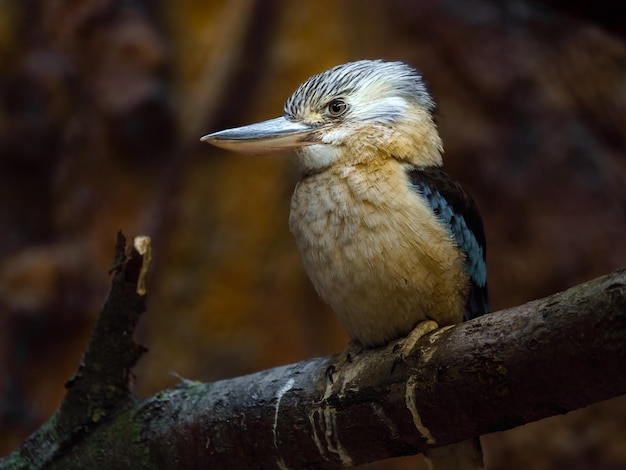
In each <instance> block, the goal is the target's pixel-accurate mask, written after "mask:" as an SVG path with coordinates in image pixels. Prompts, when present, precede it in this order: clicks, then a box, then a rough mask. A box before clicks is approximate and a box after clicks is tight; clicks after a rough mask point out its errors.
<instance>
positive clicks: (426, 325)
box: [391, 320, 439, 372]
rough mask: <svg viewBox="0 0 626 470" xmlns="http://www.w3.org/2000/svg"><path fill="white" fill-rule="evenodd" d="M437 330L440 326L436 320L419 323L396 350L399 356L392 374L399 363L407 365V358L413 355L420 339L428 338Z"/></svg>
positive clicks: (394, 363) (394, 362)
mask: <svg viewBox="0 0 626 470" xmlns="http://www.w3.org/2000/svg"><path fill="white" fill-rule="evenodd" d="M437 328H439V324H438V323H437V322H436V321H434V320H424V321H422V322H420V323H418V324H417V325H416V326H415V328H413V330H411V332H410V333H409V335H408V336H407V337H406V338H404V339H403V340H402V341H400V342H399V343H398V344H397V345H396V347H395V348H394V352H397V353H398V355H397V356H396V358H395V360H394V361H393V367H392V368H391V372H393V371H394V369H395V368H396V366H397V365H398V364H399V363H401V362H403V363H405V364H406V358H407V357H409V356H410V355H411V353H412V352H413V349H415V345H416V344H417V342H418V341H419V340H420V338H422V336H426V335H427V334H428V333H430V332H431V331H435V330H436V329H437Z"/></svg>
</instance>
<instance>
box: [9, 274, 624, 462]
mask: <svg viewBox="0 0 626 470" xmlns="http://www.w3.org/2000/svg"><path fill="white" fill-rule="evenodd" d="M114 283H115V281H114ZM112 296H113V289H112V291H111V293H110V294H109V301H111V297H112ZM119 308H125V307H124V306H122V305H120V306H119ZM396 346H397V343H396V344H391V345H389V346H387V347H384V348H381V349H377V350H373V351H364V352H362V353H361V354H359V355H358V356H356V357H355V358H354V360H353V361H352V362H351V363H344V364H340V365H339V367H338V369H337V372H336V373H335V375H334V376H333V377H334V380H333V382H332V383H331V382H330V381H329V380H328V379H327V377H326V370H327V368H328V367H329V366H330V365H331V364H333V363H334V362H335V361H337V360H338V356H333V357H325V358H316V359H310V360H307V361H303V362H300V363H297V364H291V365H287V366H283V367H277V368H275V369H270V370H265V371H262V372H258V373H256V374H252V375H249V376H244V377H238V378H234V379H229V380H223V381H219V382H215V383H212V384H201V383H192V382H188V381H185V382H183V383H181V384H180V385H179V386H178V387H176V388H173V389H170V390H166V391H163V392H161V393H158V394H157V395H155V396H153V397H151V398H149V399H147V400H145V401H143V402H141V403H137V404H134V405H132V406H128V405H125V406H121V407H116V408H114V410H115V411H114V412H115V416H113V417H111V418H110V419H107V420H102V422H101V423H93V425H91V424H92V423H90V426H88V428H87V430H86V432H83V433H81V434H80V435H79V439H75V440H74V441H73V443H72V444H73V445H71V446H69V447H65V448H63V452H62V454H61V453H59V452H56V453H53V454H54V457H55V458H54V459H52V460H47V461H46V460H45V457H46V456H45V455H44V456H43V457H44V458H43V460H39V463H40V466H41V465H43V464H44V463H50V462H52V465H51V466H50V468H63V469H72V468H89V467H94V466H96V467H97V466H98V465H99V464H102V463H104V462H106V466H107V467H108V468H122V469H123V468H133V469H136V468H168V469H171V468H176V469H177V468H180V469H185V468H280V469H283V468H290V469H296V468H325V469H330V468H341V467H346V466H350V465H356V464H360V463H364V462H369V461H374V460H379V459H383V458H388V457H393V456H399V455H407V454H413V453H418V452H421V451H423V450H425V449H427V448H431V447H437V446H440V445H445V444H449V443H452V442H456V441H459V440H463V439H467V438H469V437H472V436H476V435H481V434H486V433H490V432H494V431H500V430H505V429H510V428H512V427H515V426H518V425H521V424H524V423H528V422H531V421H535V420H538V419H541V418H545V417H548V416H552V415H555V414H560V413H565V412H568V411H570V410H574V409H576V408H580V407H583V406H586V405H588V404H591V403H594V402H597V401H601V400H604V399H607V398H611V397H613V396H617V395H621V394H624V393H626V374H624V373H623V371H624V370H626V270H623V271H619V272H616V273H613V274H611V275H608V276H604V277H601V278H598V279H596V280H593V281H591V282H588V283H586V284H582V285H579V286H577V287H574V288H572V289H569V290H568V291H566V292H563V293H560V294H556V295H553V296H551V297H548V298H545V299H541V300H536V301H533V302H529V303H527V304H525V305H522V306H519V307H515V308H511V309H507V310H503V311H500V312H496V313H492V314H490V315H486V316H484V317H480V318H477V319H475V320H472V321H470V322H467V323H464V324H461V325H458V326H454V327H447V328H443V329H441V330H438V331H436V332H434V333H432V334H431V335H429V336H427V337H425V338H423V339H422V340H420V341H419V342H418V344H417V345H416V348H415V350H414V354H412V355H411V356H410V357H409V358H408V359H407V360H406V363H400V364H399V365H396V366H395V367H394V362H395V359H396V357H397V355H396V352H395V350H394V348H396ZM86 357H87V356H86ZM130 362H132V361H130ZM118 370H119V369H118ZM69 396H70V393H68V398H66V400H69ZM92 398H93V397H92ZM64 404H65V403H64ZM63 413H64V407H63V406H62V407H61V408H60V410H59V412H58V413H57V415H62V414H63ZM53 419H54V418H53ZM57 419H60V418H57ZM92 421H93V420H92ZM60 437H63V436H60ZM26 445H28V441H27V443H26V444H25V446H26ZM23 455H24V453H23V451H16V452H15V453H14V454H13V455H11V456H9V457H8V458H7V459H6V460H5V461H4V462H2V463H4V464H5V465H7V466H8V467H11V465H12V464H14V465H17V466H19V463H20V460H19V459H20V458H21V457H23ZM11 468H12V467H11Z"/></svg>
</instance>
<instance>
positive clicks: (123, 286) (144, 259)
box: [0, 232, 150, 469]
mask: <svg viewBox="0 0 626 470" xmlns="http://www.w3.org/2000/svg"><path fill="white" fill-rule="evenodd" d="M134 242H135V246H134V247H128V248H127V247H126V238H125V237H124V235H123V234H122V233H121V232H119V233H118V234H117V243H116V246H115V257H114V260H113V267H112V268H111V273H113V280H112V283H111V289H110V290H109V293H108V295H107V298H106V300H105V302H104V305H103V306H102V310H101V311H100V315H99V316H98V320H97V322H96V325H95V326H94V331H93V333H92V335H91V339H90V340H89V344H88V345H87V349H86V351H85V354H84V355H83V358H82V360H81V362H80V365H79V367H78V370H77V372H76V374H75V375H74V376H73V377H72V378H71V379H70V380H69V381H68V382H67V383H66V385H65V387H66V388H67V393H66V395H65V398H64V399H63V402H62V403H61V406H60V407H59V409H58V410H57V411H56V413H55V414H54V415H53V416H52V418H50V420H49V421H48V422H47V423H45V424H44V425H43V426H42V427H41V428H40V429H39V430H38V431H37V432H35V433H34V434H33V435H31V436H30V437H29V438H28V439H27V440H26V441H25V442H24V444H23V445H22V447H21V448H20V449H19V450H18V451H16V452H15V453H14V454H12V455H11V456H10V457H8V458H7V459H5V460H0V468H5V465H6V468H28V469H33V468H43V467H47V466H49V465H50V464H51V463H53V462H55V461H56V459H58V458H62V457H63V456H65V455H66V454H67V453H68V452H70V449H71V448H73V447H77V446H79V445H80V444H82V443H83V440H84V439H85V438H86V437H87V436H89V435H90V434H91V433H92V432H93V430H94V429H96V428H97V427H98V426H100V425H101V424H102V423H104V422H106V421H107V420H109V419H111V418H112V417H113V416H114V415H117V414H119V412H120V411H121V410H124V409H127V408H129V407H131V406H133V405H135V404H136V398H135V396H134V395H133V394H132V392H131V391H130V379H131V378H132V375H131V369H132V367H134V365H135V364H136V363H137V361H138V360H139V358H140V357H141V355H142V354H143V353H144V352H145V350H146V349H145V348H144V347H143V346H140V345H137V344H135V343H134V341H133V332H134V330H135V327H136V325H137V322H138V321H139V317H140V316H141V314H142V313H143V312H144V310H145V291H142V288H143V285H144V281H145V274H146V270H147V267H148V265H149V261H150V241H149V239H148V238H146V237H137V238H135V240H134Z"/></svg>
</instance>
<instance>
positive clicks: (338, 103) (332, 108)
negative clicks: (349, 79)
mask: <svg viewBox="0 0 626 470" xmlns="http://www.w3.org/2000/svg"><path fill="white" fill-rule="evenodd" d="M347 109H348V105H347V104H346V102H345V101H344V100H340V99H336V100H332V101H331V102H330V103H328V114H330V115H331V116H332V117H338V116H341V115H342V114H343V113H345V112H346V110H347Z"/></svg>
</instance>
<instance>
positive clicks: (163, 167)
mask: <svg viewBox="0 0 626 470" xmlns="http://www.w3.org/2000/svg"><path fill="white" fill-rule="evenodd" d="M581 4H582V2H581ZM564 5H565V7H566V8H567V9H568V11H564V10H563V8H564ZM624 18H625V16H624V7H623V6H621V5H620V4H619V2H612V1H610V0H607V1H601V0H598V1H596V2H593V4H592V5H587V6H580V5H578V3H577V2H573V3H572V2H569V3H567V2H559V1H550V2H544V3H543V4H534V3H530V2H527V1H521V0H421V1H419V2H417V1H408V0H406V1H401V0H385V1H382V0H380V1H369V2H359V1H357V0H352V1H344V2H336V1H330V0H329V1H319V0H317V1H309V2H304V1H302V2H290V1H288V0H267V1H252V0H234V1H216V0H213V1H206V0H203V1H190V0H189V1H183V2H164V1H163V2H157V1H151V0H136V1H115V0H100V1H81V0H73V1H69V0H66V1H63V0H3V1H0V194H1V197H0V227H2V230H0V455H4V454H6V453H8V452H9V451H10V450H12V449H14V448H16V447H17V446H18V445H19V444H20V442H21V441H22V440H23V439H24V437H26V436H27V435H28V434H29V433H30V432H32V431H33V430H34V429H36V428H37V427H38V426H39V424H40V423H41V422H42V421H44V420H45V419H47V418H48V417H49V416H50V414H51V413H52V412H53V410H54V409H55V408H56V406H57V405H58V403H59V401H60V400H61V398H62V396H63V394H64V387H63V385H64V382H65V381H66V379H67V378H68V377H69V376H70V375H71V374H72V373H73V372H74V370H75V368H76V367H77V364H78V361H79V360H80V356H81V352H82V350H83V347H84V345H85V342H86V340H87V338H88V335H89V332H90V329H91V327H92V325H93V322H94V320H95V316H96V314H97V312H98V309H99V306H100V304H101V303H102V301H103V299H104V295H105V293H106V290H107V286H108V281H109V279H108V277H107V270H108V268H109V265H110V262H111V259H112V254H113V245H114V240H115V233H116V231H117V230H118V229H122V230H124V232H125V233H126V234H127V235H129V236H132V235H136V234H140V233H142V234H147V235H150V236H152V237H153V240H154V248H155V250H156V252H155V258H156V261H155V265H154V270H153V272H152V278H151V291H150V294H149V310H148V313H147V314H146V315H145V317H144V318H143V320H142V324H141V327H140V332H139V336H140V338H139V339H140V340H141V341H142V342H143V343H144V344H146V345H147V346H148V347H149V348H150V352H149V353H148V354H147V355H146V356H145V357H144V358H143V359H142V361H141V362H140V365H139V366H138V367H137V369H136V375H137V385H136V391H137V394H138V395H139V396H142V397H144V396H148V395H150V394H153V393H155V392H156V391H158V390H160V389H162V388H165V387H170V386H173V385H174V384H176V383H177V381H178V380H179V379H178V378H177V377H176V376H175V374H179V375H180V376H183V377H186V378H190V379H195V380H202V381H211V380H216V379H219V378H225V377H230V376H236V375H242V374H245V373H249V372H252V371H256V370H260V369H264V368H268V367H272V366H275V365H279V364H285V363H289V362H294V361H297V360H301V359H304V358H308V357H312V356H316V355H326V354H331V353H335V352H338V351H340V350H342V349H343V348H344V346H345V345H346V342H347V339H346V336H345V335H344V333H343V332H342V331H341V330H340V328H339V326H338V325H337V323H336V321H335V319H334V317H333V315H332V312H330V311H329V309H328V308H327V307H326V306H324V305H323V304H322V303H321V302H320V301H319V300H318V298H317V296H316V294H315V292H314V290H313V288H312V287H311V285H310V284H309V282H308V280H307V279H306V276H305V274H304V272H303V269H302V267H301V266H300V262H299V259H298V255H297V253H296V250H295V245H294V242H293V241H292V238H291V235H290V233H289V230H288V227H287V216H288V210H289V199H290V194H291V191H292V189H293V186H294V184H295V181H296V175H295V172H294V170H293V168H292V166H291V162H290V159H289V156H288V155H276V156H266V157H252V156H242V155H236V154H229V153H227V152H223V151H219V150H217V149H214V148H212V147H210V146H208V145H205V144H201V143H200V142H199V137H200V136H201V135H203V134H205V133H208V132H209V131H214V130H217V129H221V128H224V127H228V126H235V125H242V124H245V123H250V122H253V121H256V120H262V119H267V118H271V117H276V116H278V115H280V114H282V105H283V102H284V100H285V99H286V98H287V97H288V96H289V95H290V94H291V92H292V91H293V90H295V88H296V87H297V85H298V84H299V83H300V82H302V81H303V80H304V79H306V78H307V77H308V76H309V75H311V74H313V73H317V72H320V71H322V70H324V69H326V68H328V67H330V66H333V65H336V64H339V63H343V62H347V61H349V60H355V59H362V58H378V57H382V58H386V59H399V60H403V61H406V62H408V63H410V64H412V65H414V66H415V67H417V68H419V69H420V70H421V71H422V73H423V74H424V76H425V78H426V79H427V81H428V83H429V84H430V87H431V91H432V93H433V95H434V96H435V98H436V100H437V102H438V104H439V115H438V123H439V128H440V131H441V134H442V136H443V139H444V142H445V147H446V154H445V162H446V165H445V168H446V169H447V171H448V172H449V173H450V174H452V175H453V176H454V177H456V178H457V179H458V180H460V181H461V182H462V183H463V184H464V185H465V186H466V187H467V188H468V189H469V190H470V192H471V193H472V194H473V195H474V197H475V199H476V201H477V203H478V205H479V207H480V208H481V210H482V213H483V218H484V221H485V225H486V232H487V239H488V245H489V256H488V266H489V285H490V294H491V305H492V309H493V310H498V309H501V308H504V307H507V306H512V305H516V304H520V303H523V302H525V301H528V300H531V299H534V298H537V297H541V296H545V295H548V294H551V293H554V292H555V291H558V290H562V289H565V288H567V287H569V286H572V285H574V284H577V283H579V282H581V281H584V280H587V279H590V278H593V277H595V276H599V275H602V274H605V273H608V272H610V271H612V270H614V269H617V268H619V267H624V266H626V245H625V243H624V239H625V230H626V191H625V189H626V159H625V153H626V34H624ZM563 341H568V338H563ZM625 443H626V399H625V398H624V397H622V398H618V399H614V400H611V401H609V402H605V403H601V404H598V405H594V406H591V407H589V408H587V409H584V410H579V411H577V412H574V413H570V414H568V415H566V416H563V417H556V418H551V419H548V420H545V421H542V422H538V423H533V424H530V425H527V426H523V427H520V428H517V429H514V430H512V431H508V432H505V433H497V434H493V435H490V436H486V437H485V438H484V447H485V453H486V458H487V462H488V464H490V468H491V469H493V470H496V469H514V470H515V469H520V470H521V469H581V470H582V469H601V470H613V469H626V445H624V444H625ZM420 459H421V458H420V457H412V458H406V459H395V460H392V461H387V462H384V463H379V464H375V465H370V466H367V468H371V469H401V468H402V469H404V468H407V469H408V468H415V467H416V465H421V464H422V462H421V460H420ZM416 462H418V463H417V464H416Z"/></svg>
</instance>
